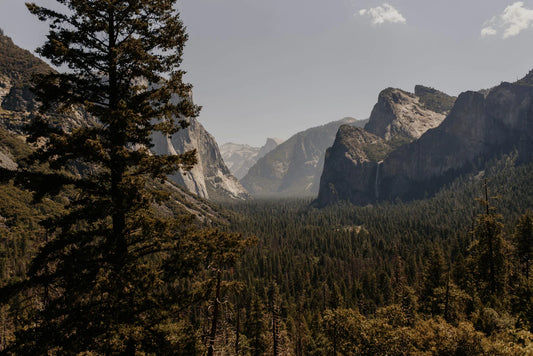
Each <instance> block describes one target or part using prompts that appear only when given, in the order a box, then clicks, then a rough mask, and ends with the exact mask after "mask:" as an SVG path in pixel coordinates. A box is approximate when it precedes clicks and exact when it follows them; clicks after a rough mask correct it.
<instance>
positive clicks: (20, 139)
mask: <svg viewBox="0 0 533 356" xmlns="http://www.w3.org/2000/svg"><path fill="white" fill-rule="evenodd" d="M48 71H53V69H52V68H51V67H49V66H48V65H47V64H46V63H45V62H43V61H42V60H40V59H39V58H37V57H35V56H34V55H33V54H31V53H30V52H29V51H27V50H24V49H22V48H20V47H18V46H16V45H15V44H14V43H13V41H12V40H11V39H10V38H9V37H7V36H5V35H3V34H2V33H1V32H0V167H3V168H8V169H16V167H17V158H18V157H20V156H21V155H20V151H21V150H31V148H30V147H29V146H28V145H26V143H25V137H24V129H23V128H24V125H25V124H27V123H29V122H30V120H31V119H32V117H33V115H34V114H35V110H36V108H37V103H36V101H35V99H34V96H33V94H32V93H31V90H30V88H31V77H32V75H33V74H35V73H43V72H48ZM94 123H95V121H94V119H93V118H92V117H90V116H89V115H87V113H85V112H84V111H83V110H81V109H75V110H73V111H72V112H70V113H68V114H65V115H63V116H62V119H61V126H62V127H63V128H64V129H67V130H68V129H72V128H76V127H80V126H83V125H93V124H94ZM154 140H155V141H156V142H155V144H156V146H157V147H158V149H159V150H160V151H159V152H158V153H176V152H184V151H185V150H189V149H193V148H196V149H197V152H198V157H197V158H198V162H199V163H198V165H197V166H196V167H194V169H193V171H191V172H189V173H186V175H185V176H183V175H182V174H180V173H176V174H174V175H173V176H172V177H170V178H171V180H172V181H173V182H175V183H177V184H180V185H181V186H182V187H184V188H185V189H187V190H188V191H189V192H191V193H196V194H198V195H199V196H200V197H204V198H209V199H226V198H229V199H232V198H234V199H242V198H244V197H245V196H247V193H246V191H245V190H244V189H243V188H242V186H241V185H240V184H239V182H238V181H237V179H235V178H234V177H233V176H231V174H230V172H229V170H228V169H227V168H226V166H225V165H224V162H223V160H222V157H221V156H220V153H219V151H218V146H217V144H216V142H215V140H214V139H213V137H212V136H211V135H209V133H207V131H205V129H204V128H203V127H202V125H200V123H198V122H197V121H196V120H191V126H190V127H189V128H188V129H187V130H182V131H180V132H178V134H177V135H175V136H174V137H172V139H171V140H170V141H169V143H168V144H167V140H166V138H165V139H163V138H162V137H157V136H156V137H154ZM197 186H198V188H197ZM169 189H170V190H171V191H172V192H174V194H180V195H182V197H180V199H181V198H183V199H185V198H186V200H187V201H189V202H188V203H187V204H189V205H194V204H193V203H191V199H193V198H191V196H190V195H189V194H187V196H186V197H185V196H183V194H182V191H183V189H174V188H171V187H170V188H169ZM202 204H204V203H201V202H199V203H198V204H197V205H202Z"/></svg>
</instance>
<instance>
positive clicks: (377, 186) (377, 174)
mask: <svg viewBox="0 0 533 356" xmlns="http://www.w3.org/2000/svg"><path fill="white" fill-rule="evenodd" d="M381 163H383V161H379V162H377V165H376V183H375V184H374V190H375V193H376V201H377V200H379V166H381Z"/></svg>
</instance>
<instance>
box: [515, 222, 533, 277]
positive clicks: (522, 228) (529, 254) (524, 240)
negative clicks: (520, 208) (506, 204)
mask: <svg viewBox="0 0 533 356" xmlns="http://www.w3.org/2000/svg"><path fill="white" fill-rule="evenodd" d="M514 244H515V248H516V255H517V257H518V263H519V265H520V268H521V272H522V274H523V275H524V276H525V278H526V280H527V281H529V270H530V269H531V260H532V259H533V217H532V216H531V213H529V212H528V213H526V214H524V215H522V216H521V217H520V218H519V219H518V223H517V225H516V229H515V233H514Z"/></svg>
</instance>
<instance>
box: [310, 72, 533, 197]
mask: <svg viewBox="0 0 533 356" xmlns="http://www.w3.org/2000/svg"><path fill="white" fill-rule="evenodd" d="M339 135H340V136H341V137H339V138H338V141H339V143H337V142H336V143H335V145H337V147H338V146H341V144H342V142H343V141H348V142H350V144H352V145H356V146H358V145H360V144H359V143H358V142H357V140H354V139H351V138H350V137H349V136H348V135H346V134H343V133H342V132H339ZM339 135H338V136H339ZM335 145H334V147H336V146H335ZM344 146H347V144H344ZM358 147H359V146H358ZM532 149H533V87H532V86H531V85H529V84H523V83H521V82H520V81H519V82H517V83H515V84H511V83H502V84H501V85H499V86H497V87H495V88H493V89H491V90H490V92H489V93H488V94H487V95H486V96H485V95H484V94H482V93H479V92H473V91H469V92H465V93H462V94H461V95H460V96H459V97H458V99H457V101H456V102H455V104H454V106H453V108H452V110H451V111H450V113H449V114H448V115H447V117H446V119H445V120H444V121H443V122H442V123H441V124H440V125H439V126H438V127H435V128H433V129H429V130H427V131H426V132H425V133H424V134H423V135H422V136H420V138H418V139H416V140H414V141H413V142H411V143H408V144H405V145H403V146H401V147H398V148H396V149H394V150H392V151H391V152H390V154H388V155H386V157H384V158H383V159H382V160H380V159H379V157H378V158H375V159H374V160H370V162H363V163H361V162H360V161H361V160H357V159H352V160H351V163H350V164H348V166H349V167H350V169H351V171H350V173H348V174H340V172H335V171H334V169H333V168H331V167H332V166H334V165H335V162H340V161H341V160H342V159H343V158H344V157H345V156H346V155H345V154H344V153H343V151H342V150H341V149H338V148H337V149H334V148H332V151H331V152H330V154H329V156H328V161H329V160H331V162H326V167H327V170H326V168H325V170H324V173H323V181H322V182H321V189H320V194H319V198H318V199H317V204H318V205H327V204H329V203H331V202H333V201H338V200H346V201H350V202H352V203H354V204H359V205H365V204H369V203H374V202H376V201H382V200H389V201H390V200H395V199H397V198H399V199H402V200H410V199H416V198H421V197H424V196H427V195H431V194H433V193H435V192H436V191H437V190H438V189H440V188H441V187H442V186H443V185H444V184H446V183H448V182H450V181H451V180H452V179H454V178H456V177H458V176H459V175H461V174H464V173H469V172H472V171H475V170H477V169H480V170H481V169H483V167H484V163H485V162H487V161H488V160H491V159H494V158H497V157H499V156H500V155H501V154H505V153H510V152H513V151H517V153H518V156H519V160H521V161H529V160H531V158H532V157H531V152H532ZM354 186H356V188H354Z"/></svg>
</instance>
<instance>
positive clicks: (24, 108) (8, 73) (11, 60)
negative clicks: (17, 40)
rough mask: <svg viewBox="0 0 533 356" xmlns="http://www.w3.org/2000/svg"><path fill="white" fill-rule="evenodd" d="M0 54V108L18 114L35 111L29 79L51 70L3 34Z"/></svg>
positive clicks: (0, 37) (0, 40)
mask: <svg viewBox="0 0 533 356" xmlns="http://www.w3.org/2000/svg"><path fill="white" fill-rule="evenodd" d="M0 53H1V54H2V55H1V56H0V107H1V108H2V109H4V110H10V111H18V112H31V111H33V110H35V108H36V103H35V101H34V100H33V99H34V96H33V94H32V93H31V91H30V87H31V77H32V75H33V74H36V73H44V72H49V71H52V70H53V69H52V68H50V67H49V66H48V65H47V64H46V63H45V62H44V61H42V60H40V59H39V58H37V57H35V56H34V55H33V54H31V53H30V52H29V51H27V50H25V49H22V48H20V47H18V46H16V45H15V44H14V43H13V41H12V40H11V38H9V37H7V36H4V35H3V34H0Z"/></svg>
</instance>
